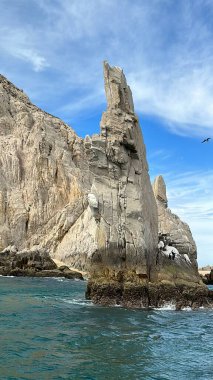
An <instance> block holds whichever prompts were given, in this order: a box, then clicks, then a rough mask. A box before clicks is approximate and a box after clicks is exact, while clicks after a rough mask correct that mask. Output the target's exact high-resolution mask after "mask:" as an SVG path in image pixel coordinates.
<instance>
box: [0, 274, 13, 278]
mask: <svg viewBox="0 0 213 380" xmlns="http://www.w3.org/2000/svg"><path fill="white" fill-rule="evenodd" d="M0 277H4V278H14V277H16V276H3V274H0Z"/></svg>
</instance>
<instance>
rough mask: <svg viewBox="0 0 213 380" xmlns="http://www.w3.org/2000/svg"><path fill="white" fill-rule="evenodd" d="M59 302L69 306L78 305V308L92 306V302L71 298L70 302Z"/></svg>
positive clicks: (66, 300)
mask: <svg viewBox="0 0 213 380" xmlns="http://www.w3.org/2000/svg"><path fill="white" fill-rule="evenodd" d="M61 301H63V302H65V303H68V304H71V305H79V306H94V304H93V303H92V301H90V300H85V299H84V300H82V299H75V298H73V299H72V300H68V299H66V298H61Z"/></svg>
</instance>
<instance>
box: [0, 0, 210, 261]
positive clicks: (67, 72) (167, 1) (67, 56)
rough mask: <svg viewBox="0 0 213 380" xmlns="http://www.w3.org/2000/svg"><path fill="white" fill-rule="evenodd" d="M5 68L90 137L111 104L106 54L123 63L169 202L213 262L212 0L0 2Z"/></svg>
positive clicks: (0, 58) (0, 67)
mask: <svg viewBox="0 0 213 380" xmlns="http://www.w3.org/2000/svg"><path fill="white" fill-rule="evenodd" d="M0 6H1V12H0V35H1V39H0V51H1V55H0V72H1V73H2V74H3V75H5V76H6V77H7V78H8V79H9V80H11V81H12V82H14V83H15V84H16V85H17V86H18V87H20V88H22V89H24V91H25V92H26V93H27V94H28V95H29V97H30V99H31V101H32V102H34V103H35V104H37V105H38V106H39V107H41V108H43V109H44V110H46V111H48V112H50V113H52V114H54V115H57V116H59V117H61V118H62V119H63V120H65V121H66V122H67V123H68V124H70V125H71V126H72V127H73V128H74V129H75V131H76V132H77V133H78V134H79V135H81V136H84V135H85V134H92V133H96V132H98V130H99V121H100V117H101V113H102V111H103V110H104V109H105V96H104V89H103V75H102V61H103V60H108V62H109V63H110V64H111V65H115V66H120V67H122V68H123V69H124V72H125V74H126V77H127V80H128V83H129V84H130V86H131V88H132V92H133V98H134V102H135V108H136V112H137V114H138V115H139V118H140V123H141V127H142V131H143V135H144V139H145V143H146V147H147V158H148V162H149V167H150V176H151V179H152V180H153V179H154V177H155V176H156V175H158V174H162V175H163V176H164V178H165V181H166V183H167V189H168V197H169V207H170V208H171V209H172V210H173V211H174V212H176V213H177V214H178V215H179V216H180V217H181V218H182V219H183V220H184V221H186V222H188V223H189V225H190V227H191V230H192V232H193V236H194V238H195V240H196V243H197V246H198V260H199V264H200V265H205V264H208V263H209V264H213V195H212V194H213V191H212V189H213V158H212V153H213V140H212V141H210V142H209V143H208V144H201V141H202V139H203V138H205V137H207V136H208V137H212V138H213V42H212V41H213V21H212V20H213V1H212V0H178V1H176V0H122V1H121V0H89V1H88V0H0Z"/></svg>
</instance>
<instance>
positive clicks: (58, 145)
mask: <svg viewBox="0 0 213 380" xmlns="http://www.w3.org/2000/svg"><path fill="white" fill-rule="evenodd" d="M104 80H105V91H106V97H107V110H106V112H104V113H103V116H102V120H101V131H100V134H97V135H93V136H91V137H90V136H86V137H85V139H82V138H79V137H78V136H77V135H76V134H75V132H74V131H73V130H72V129H71V128H70V127H69V126H68V125H66V124H65V123H63V122H62V121H61V120H60V119H58V118H56V117H53V116H52V115H49V114H47V113H46V112H43V111H42V110H40V109H39V108H37V107H36V106H34V105H33V104H32V103H31V102H30V101H29V99H28V97H27V96H26V95H25V94H24V93H23V92H22V91H21V90H18V89H17V88H16V87H15V86H14V85H12V84H11V83H10V82H8V81H7V79H6V78H4V77H3V76H0V251H2V252H0V258H1V259H2V260H3V261H2V263H3V262H4V259H5V260H6V262H7V264H8V263H9V261H10V259H11V263H13V264H11V265H12V267H11V269H13V267H14V266H15V265H18V264H17V263H20V265H21V266H22V268H19V267H18V270H19V273H20V271H22V270H24V271H25V270H27V271H28V270H29V268H28V264H29V263H31V262H33V260H31V259H32V257H34V258H36V260H34V261H36V264H35V263H34V264H35V265H37V264H38V262H39V261H41V262H42V255H43V253H45V255H50V257H51V258H54V259H57V260H59V261H62V262H64V263H66V265H69V266H73V267H75V268H77V269H87V270H89V274H90V280H89V283H88V290H87V296H88V297H90V298H91V299H92V300H93V301H94V302H99V303H105V304H115V303H119V304H121V305H127V306H137V307H138V306H139V307H142V306H157V305H160V304H162V303H163V302H164V301H166V300H168V299H171V298H172V299H176V300H177V302H179V304H180V300H181V299H183V300H184V305H185V304H186V303H187V300H188V301H189V303H190V302H194V303H195V304H196V305H198V304H199V305H200V304H201V303H202V302H201V298H202V297H201V295H202V294H203V296H204V298H205V299H207V298H208V294H207V293H208V292H207V290H206V289H205V288H204V287H202V286H201V287H200V285H199V282H200V278H199V276H198V273H197V268H196V265H195V263H196V253H195V251H196V247H195V245H193V240H192V238H191V235H190V232H189V230H188V229H187V227H186V225H185V224H183V223H182V222H181V221H179V219H178V218H177V217H175V216H173V215H172V214H171V213H170V212H169V210H168V209H167V199H166V191H165V188H164V185H163V181H161V182H160V183H158V186H157V189H158V190H157V203H158V210H157V205H156V201H155V197H154V194H153V190H152V186H151V183H150V179H149V174H148V165H147V161H146V150H145V145H144V142H143V137H142V133H141V129H140V126H139V122H138V118H137V116H136V114H135V113H134V106H133V101H132V95H131V90H130V88H129V86H128V85H127V83H126V79H125V76H124V74H123V71H122V70H121V69H120V68H118V67H113V68H111V67H110V66H109V65H108V64H107V63H105V64H104ZM155 192H156V190H155ZM159 209H160V215H159V216H160V218H159V219H160V222H159V223H160V226H161V225H162V227H160V228H162V231H164V230H163V228H164V224H165V230H166V234H170V236H171V239H172V241H174V242H175V244H176V246H175V247H177V249H178V250H180V252H181V255H183V256H184V254H185V252H186V253H187V255H189V258H190V264H189V262H188V263H187V262H186V260H183V261H182V262H180V261H178V260H173V261H172V260H170V261H169V258H168V257H165V255H164V254H163V253H162V252H161V251H160V250H158V213H159ZM165 218H168V220H169V226H171V228H170V227H169V229H168V226H167V222H168V220H167V221H166V220H165ZM177 229H178V235H177V233H176V232H177ZM182 231H183V232H184V237H183V236H181V238H180V235H179V233H180V232H181V233H182ZM185 235H186V237H185ZM190 239H191V240H190ZM11 247H13V249H12V252H11ZM35 252H37V253H38V256H37V253H36V255H34V253H35ZM39 257H40V258H39ZM48 257H49V256H48ZM37 259H38V260H37ZM191 262H192V263H193V265H191ZM7 264H5V266H7ZM34 264H33V265H34ZM26 265H27V267H26ZM29 265H31V264H29ZM3 267H4V265H3ZM25 267H26V268H25ZM3 269H4V268H2V270H3ZM62 269H63V270H66V268H62ZM62 269H61V270H62ZM52 270H53V271H54V269H52ZM189 283H190V286H191V287H193V292H194V293H196V296H195V297H194V299H193V300H192V298H191V299H190V297H189V293H190V290H189ZM181 286H182V287H181ZM168 287H169V288H168ZM195 290H196V291H195ZM202 292H203V293H202ZM184 294H185V295H184ZM177 295H178V296H177ZM206 297H207V298H206Z"/></svg>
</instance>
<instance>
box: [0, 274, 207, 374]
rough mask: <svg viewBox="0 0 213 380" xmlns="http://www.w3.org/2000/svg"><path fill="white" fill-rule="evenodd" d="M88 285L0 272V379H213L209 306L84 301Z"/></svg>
mask: <svg viewBox="0 0 213 380" xmlns="http://www.w3.org/2000/svg"><path fill="white" fill-rule="evenodd" d="M85 288H86V283H83V282H80V281H71V280H66V279H47V278H44V279H38V278H37V279H36V278H5V277H0V380H15V379H36V380H47V379H48V380H52V379H70V380H71V379H76V380H78V379H79V380H80V379H87V380H96V379H97V380H102V379H103V380H105V379H107V380H114V379H122V380H127V379H128V380H132V379H133V380H135V379H138V380H148V379H150V380H151V379H153V380H154V379H156V380H167V379H168V380H173V379H176V380H198V379H203V380H209V379H213V322H212V318H213V311H212V310H205V309H200V310H199V311H191V310H190V309H187V310H184V311H178V312H177V311H174V310H172V306H171V305H168V307H166V308H164V309H160V310H150V311H147V310H127V309H123V308H119V307H101V306H94V305H93V304H92V303H91V302H89V301H85V299H84V292H85Z"/></svg>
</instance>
